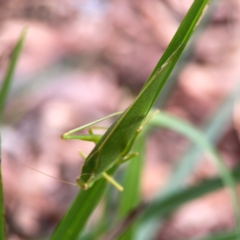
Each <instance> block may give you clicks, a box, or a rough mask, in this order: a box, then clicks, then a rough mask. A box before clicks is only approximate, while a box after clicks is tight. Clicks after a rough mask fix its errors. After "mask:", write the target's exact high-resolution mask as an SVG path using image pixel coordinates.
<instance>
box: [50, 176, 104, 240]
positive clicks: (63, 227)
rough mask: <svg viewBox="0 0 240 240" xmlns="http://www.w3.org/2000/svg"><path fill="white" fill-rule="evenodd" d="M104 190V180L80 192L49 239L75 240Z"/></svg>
mask: <svg viewBox="0 0 240 240" xmlns="http://www.w3.org/2000/svg"><path fill="white" fill-rule="evenodd" d="M106 188H107V182H106V181H105V179H101V180H99V181H97V182H96V183H95V184H94V186H93V187H91V188H90V189H89V190H88V191H80V192H79V194H78V195H77V197H76V198H75V200H74V202H73V204H72V206H71V207H70V209H69V210H68V211H67V212H66V214H65V216H64V217H63V219H62V220H61V222H60V223H59V224H58V226H57V228H56V229H55V231H54V233H53V234H52V236H51V238H50V239H51V240H59V239H68V240H75V239H77V237H78V235H79V234H80V233H81V232H82V231H83V229H84V227H85V225H86V223H87V221H88V219H89V217H90V216H91V214H92V212H93V210H94V209H95V207H96V206H97V205H98V203H99V202H100V200H101V199H102V197H103V195H104V193H105V191H106Z"/></svg>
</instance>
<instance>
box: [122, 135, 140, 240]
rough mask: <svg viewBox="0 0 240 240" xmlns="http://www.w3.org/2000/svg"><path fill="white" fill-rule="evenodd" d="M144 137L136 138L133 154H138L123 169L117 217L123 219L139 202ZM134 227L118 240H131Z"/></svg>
mask: <svg viewBox="0 0 240 240" xmlns="http://www.w3.org/2000/svg"><path fill="white" fill-rule="evenodd" d="M144 145H145V136H144V135H143V133H142V134H141V135H140V136H139V137H138V139H137V140H136V142H135V144H134V146H133V149H132V150H133V152H138V156H136V157H135V158H134V159H132V160H131V161H130V162H129V163H128V166H127V167H126V169H125V172H124V176H123V179H124V180H123V186H124V191H123V192H122V193H121V194H120V200H119V212H118V216H119V217H120V218H124V217H126V216H127V214H128V213H129V212H130V211H131V210H132V209H133V208H134V207H136V206H137V205H138V204H139V202H140V183H141V173H142V165H143V158H144ZM134 228H135V226H131V228H129V229H128V231H126V232H125V233H124V234H123V235H122V236H121V237H120V238H119V239H120V240H124V239H126V240H128V239H133V235H134Z"/></svg>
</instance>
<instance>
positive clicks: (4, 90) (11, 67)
mask: <svg viewBox="0 0 240 240" xmlns="http://www.w3.org/2000/svg"><path fill="white" fill-rule="evenodd" d="M26 32H27V30H26V29H24V30H23V31H22V33H21V35H20V37H19V39H18V41H17V43H16V44H15V46H14V49H13V51H12V54H11V57H10V61H9V64H8V67H7V70H6V73H5V76H4V79H3V83H2V87H1V90H0V122H2V119H3V111H4V106H5V103H6V99H7V96H8V93H9V90H10V87H11V83H12V80H13V74H14V71H15V68H16V65H17V61H18V58H19V56H20V53H21V50H22V46H23V42H24V39H25V36H26Z"/></svg>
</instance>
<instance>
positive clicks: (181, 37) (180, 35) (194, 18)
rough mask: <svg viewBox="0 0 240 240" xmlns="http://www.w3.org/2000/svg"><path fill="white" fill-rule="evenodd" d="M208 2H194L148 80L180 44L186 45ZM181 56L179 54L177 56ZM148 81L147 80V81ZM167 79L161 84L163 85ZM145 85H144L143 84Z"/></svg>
mask: <svg viewBox="0 0 240 240" xmlns="http://www.w3.org/2000/svg"><path fill="white" fill-rule="evenodd" d="M208 1H209V0H195V1H194V2H193V4H192V6H191V7H190V9H189V10H188V12H187V14H186V16H185V17H184V19H183V21H182V22H181V25H180V26H179V28H178V30H177V32H176V33H175V35H174V37H173V39H172V40H171V42H170V44H169V45H168V47H167V49H166V50H165V52H164V54H163V55H162V57H161V59H160V60H159V62H158V63H157V65H156V67H155V68H154V70H153V72H152V73H151V75H150V77H149V79H151V77H152V76H153V75H154V74H155V73H156V72H157V71H158V69H159V68H160V67H161V66H162V65H163V64H164V63H165V62H166V61H167V59H168V58H169V57H170V56H171V55H172V54H173V53H174V52H175V51H176V49H178V48H179V46H180V45H181V44H184V45H185V44H187V42H188V40H189V38H190V37H191V35H192V33H193V32H194V30H195V27H196V24H197V22H198V21H199V19H200V17H201V14H202V12H203V9H204V8H205V7H206V5H207V3H208ZM179 55H181V53H180V54H179ZM149 79H148V80H149ZM166 81H167V79H166V80H165V81H164V82H163V85H164V84H165V82H166ZM145 84H146V83H145Z"/></svg>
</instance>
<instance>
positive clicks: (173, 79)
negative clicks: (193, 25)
mask: <svg viewBox="0 0 240 240" xmlns="http://www.w3.org/2000/svg"><path fill="white" fill-rule="evenodd" d="M217 2H218V1H217V0H212V1H211V4H210V5H209V7H208V9H207V11H206V13H205V14H204V16H203V18H202V20H201V21H200V23H199V25H198V27H197V29H196V32H195V33H194V35H193V36H192V37H191V40H190V41H189V44H188V45H187V47H186V49H185V51H184V52H183V54H182V55H181V57H180V58H179V61H178V63H177V64H176V66H175V68H174V70H173V72H172V73H171V75H170V77H169V79H168V81H167V82H166V84H165V86H164V88H163V91H162V93H161V95H159V97H158V99H157V101H156V103H155V106H156V107H157V108H162V107H163V106H164V104H165V103H166V101H167V100H168V99H169V96H170V94H171V92H172V90H173V88H174V87H175V84H176V83H177V79H178V78H177V76H178V74H179V72H180V71H181V69H182V68H183V67H184V66H185V64H186V62H187V61H188V60H189V59H190V58H191V55H192V52H193V48H194V46H195V43H196V41H197V39H198V37H199V35H200V34H201V33H202V30H203V29H205V27H206V26H207V25H208V23H209V22H210V20H211V16H212V12H213V10H214V9H215V7H216V5H217Z"/></svg>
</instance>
